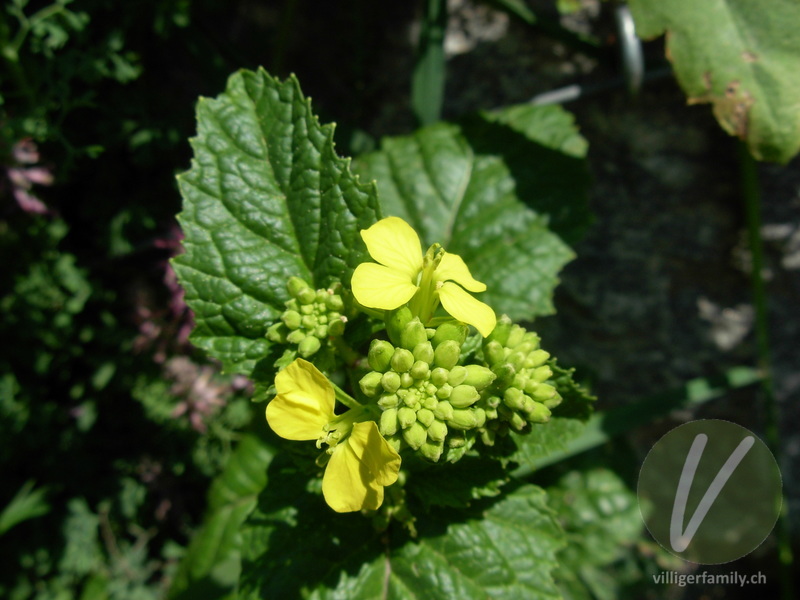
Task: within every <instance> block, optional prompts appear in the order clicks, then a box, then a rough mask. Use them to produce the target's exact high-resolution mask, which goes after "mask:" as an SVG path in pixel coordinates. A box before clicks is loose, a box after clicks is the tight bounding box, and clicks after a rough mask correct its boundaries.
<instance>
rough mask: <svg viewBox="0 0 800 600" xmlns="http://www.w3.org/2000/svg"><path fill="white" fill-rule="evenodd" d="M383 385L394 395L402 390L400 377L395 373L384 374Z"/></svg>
mask: <svg viewBox="0 0 800 600" xmlns="http://www.w3.org/2000/svg"><path fill="white" fill-rule="evenodd" d="M381 385H382V386H383V389H384V390H386V391H387V392H388V393H390V394H394V393H395V392H396V391H397V390H398V389H399V388H400V375H398V374H397V373H395V372H394V371H389V372H388V373H384V374H383V377H381Z"/></svg>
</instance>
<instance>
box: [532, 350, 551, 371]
mask: <svg viewBox="0 0 800 600" xmlns="http://www.w3.org/2000/svg"><path fill="white" fill-rule="evenodd" d="M528 359H529V360H530V367H529V368H534V367H539V366H541V365H543V364H544V363H546V362H547V361H548V360H549V359H550V353H549V352H545V351H544V350H534V351H533V352H532V353H531V354H529V355H528Z"/></svg>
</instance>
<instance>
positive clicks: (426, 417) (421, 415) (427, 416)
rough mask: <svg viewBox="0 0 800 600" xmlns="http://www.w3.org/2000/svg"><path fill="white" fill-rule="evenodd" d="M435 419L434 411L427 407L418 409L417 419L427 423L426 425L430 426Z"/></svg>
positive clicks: (424, 423)
mask: <svg viewBox="0 0 800 600" xmlns="http://www.w3.org/2000/svg"><path fill="white" fill-rule="evenodd" d="M433 419H434V417H433V411H431V410H428V409H427V408H420V409H419V410H418V411H417V421H419V422H420V423H422V424H423V425H425V427H430V425H431V423H433Z"/></svg>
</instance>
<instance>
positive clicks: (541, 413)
mask: <svg viewBox="0 0 800 600" xmlns="http://www.w3.org/2000/svg"><path fill="white" fill-rule="evenodd" d="M533 406H534V408H533V410H532V411H531V412H529V413H528V421H530V422H531V423H547V422H548V421H549V420H550V409H549V408H547V407H546V406H545V405H544V404H542V403H540V402H534V403H533Z"/></svg>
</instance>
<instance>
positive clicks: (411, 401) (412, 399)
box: [398, 390, 419, 410]
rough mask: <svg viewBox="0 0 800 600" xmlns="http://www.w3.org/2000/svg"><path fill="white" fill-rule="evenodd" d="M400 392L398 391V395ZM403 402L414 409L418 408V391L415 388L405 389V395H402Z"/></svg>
mask: <svg viewBox="0 0 800 600" xmlns="http://www.w3.org/2000/svg"><path fill="white" fill-rule="evenodd" d="M399 394H400V392H398V395H399ZM403 404H405V405H406V406H409V407H411V408H413V409H414V410H416V409H418V408H419V393H418V392H417V391H416V390H406V394H405V396H403Z"/></svg>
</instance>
